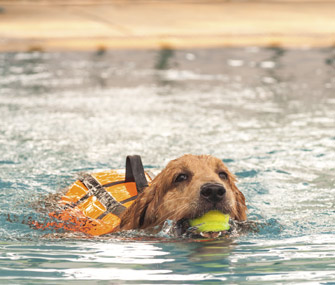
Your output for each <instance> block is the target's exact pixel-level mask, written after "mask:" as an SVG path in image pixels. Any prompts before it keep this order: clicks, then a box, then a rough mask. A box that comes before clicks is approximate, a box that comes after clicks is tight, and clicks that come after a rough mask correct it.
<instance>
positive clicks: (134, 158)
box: [126, 155, 148, 193]
mask: <svg viewBox="0 0 335 285" xmlns="http://www.w3.org/2000/svg"><path fill="white" fill-rule="evenodd" d="M126 182H135V183H136V188H137V192H138V193H141V192H143V190H144V188H145V187H148V181H147V179H146V178H145V174H144V168H143V164H142V160H141V157H140V156H139V155H128V156H127V159H126Z"/></svg>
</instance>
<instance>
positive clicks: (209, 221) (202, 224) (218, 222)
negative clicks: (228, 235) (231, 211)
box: [189, 210, 230, 232]
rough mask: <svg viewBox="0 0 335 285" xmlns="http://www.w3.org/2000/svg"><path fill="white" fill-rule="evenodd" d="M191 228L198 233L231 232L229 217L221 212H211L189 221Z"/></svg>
mask: <svg viewBox="0 0 335 285" xmlns="http://www.w3.org/2000/svg"><path fill="white" fill-rule="evenodd" d="M189 222H190V225H191V227H196V228H197V231H198V232H221V231H227V230H229V228H230V226H229V215H228V214H223V213H221V212H220V211H216V210H215V211H214V210H213V211H209V212H207V213H206V214H204V215H203V216H201V217H199V218H196V219H193V220H189Z"/></svg>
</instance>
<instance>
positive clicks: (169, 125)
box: [0, 47, 335, 284]
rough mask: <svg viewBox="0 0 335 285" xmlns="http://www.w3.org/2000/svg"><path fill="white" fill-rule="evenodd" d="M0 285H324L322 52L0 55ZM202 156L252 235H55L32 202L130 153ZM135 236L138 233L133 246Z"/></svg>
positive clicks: (328, 182)
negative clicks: (226, 172)
mask: <svg viewBox="0 0 335 285" xmlns="http://www.w3.org/2000/svg"><path fill="white" fill-rule="evenodd" d="M0 126H1V127H0V145H1V148H0V197H1V200H0V223H1V227H0V240H1V241H0V283H1V284H32V283H34V284H68V283H69V282H70V283H73V284H115V283H120V284H127V283H131V284H134V283H140V284H143V283H145V284H150V283H161V284H162V283H170V284H171V283H182V284H195V283H200V284H204V283H222V282H227V283H229V284H244V283H248V284H272V283H281V284H298V283H303V284H335V175H334V173H335V49H334V48H328V49H299V50H298V49H281V48H278V47H273V48H231V49H230V48H225V49H206V50H200V49H198V50H197V49H195V50H173V49H170V48H169V47H165V48H162V49H161V50H125V51H104V50H98V51H95V52H76V53H74V52H63V53H47V52H45V53H44V52H30V53H0ZM184 153H194V154H212V155H214V156H217V157H219V158H220V159H222V160H223V161H224V162H225V163H226V164H227V166H228V167H229V168H230V170H231V171H232V172H233V173H235V174H236V175H237V176H238V178H239V182H238V187H239V189H240V190H241V191H242V192H243V193H244V195H245V197H246V199H247V205H248V208H249V213H248V218H249V219H250V220H252V221H256V222H257V223H259V224H261V225H262V226H260V227H259V231H258V232H249V233H246V234H244V235H241V236H238V237H230V238H224V239H218V240H213V241H198V240H193V241H192V240H186V239H173V238H170V237H169V236H168V235H167V234H166V233H165V232H160V233H159V234H157V235H156V236H152V237H150V238H148V237H140V236H138V237H137V238H133V239H131V238H124V239H123V238H122V237H120V236H118V237H115V238H113V237H111V238H105V239H103V238H75V237H73V238H71V237H70V238H56V237H55V235H46V234H48V233H50V232H44V231H40V230H35V229H32V228H31V227H29V221H31V220H34V219H40V218H43V214H41V213H38V212H36V210H35V208H34V207H33V204H36V201H41V199H42V200H43V198H44V197H46V196H47V195H48V194H50V193H56V192H57V191H59V190H60V189H62V188H63V187H66V186H67V185H69V184H70V183H72V182H73V181H74V180H75V179H76V177H77V174H78V173H80V172H83V171H84V172H85V171H86V172H87V171H88V172H89V171H96V170H101V169H109V168H122V167H124V163H125V157H126V156H127V155H128V154H140V155H141V156H142V160H143V163H144V165H145V167H146V168H150V169H153V170H154V171H159V170H160V169H162V168H163V167H164V166H165V165H166V163H167V162H168V161H169V160H171V159H173V158H176V157H178V156H181V155H182V154H184ZM134 237H136V233H135V234H134Z"/></svg>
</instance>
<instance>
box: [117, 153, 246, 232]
mask: <svg viewBox="0 0 335 285" xmlns="http://www.w3.org/2000/svg"><path fill="white" fill-rule="evenodd" d="M235 183H236V177H235V176H234V175H233V174H232V173H231V172H230V171H229V170H228V168H227V167H226V166H225V164H224V163H223V162H222V161H221V160H220V159H218V158H216V157H213V156H211V155H191V154H186V155H184V156H182V157H180V158H177V159H175V160H172V161H170V162H169V163H168V165H167V166H166V168H165V169H164V170H163V171H162V172H160V173H159V174H158V175H157V176H156V177H155V179H154V180H153V181H152V183H151V185H150V186H149V187H148V188H146V189H145V190H144V191H143V193H141V194H140V195H139V196H138V198H137V199H136V200H135V202H134V203H133V204H132V205H131V206H130V207H129V208H128V209H127V210H126V211H125V212H124V213H123V214H122V216H121V222H120V225H119V228H118V230H120V231H125V230H131V229H149V228H152V227H157V226H162V225H163V224H164V222H165V221H166V220H172V221H175V222H180V221H184V220H188V219H194V218H197V217H200V216H202V215H203V214H205V213H207V212H208V211H211V210H218V211H221V212H222V213H224V214H229V215H230V218H231V219H232V220H235V221H237V222H243V221H245V220H246V219H247V214H246V213H247V206H246V202H245V197H244V195H243V194H242V192H241V191H240V190H239V189H238V188H237V187H236V185H235Z"/></svg>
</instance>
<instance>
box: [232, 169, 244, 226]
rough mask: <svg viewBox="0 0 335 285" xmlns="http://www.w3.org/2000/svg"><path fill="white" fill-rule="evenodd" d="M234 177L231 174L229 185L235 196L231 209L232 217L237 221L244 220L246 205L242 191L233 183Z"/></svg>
mask: <svg viewBox="0 0 335 285" xmlns="http://www.w3.org/2000/svg"><path fill="white" fill-rule="evenodd" d="M235 182H236V177H235V176H233V175H232V177H231V179H230V187H231V189H232V190H233V193H234V197H235V207H234V208H233V210H232V218H233V219H235V220H237V221H245V220H246V219H247V206H246V204H245V197H244V195H243V193H242V192H241V191H240V190H239V189H238V188H237V186H236V185H235Z"/></svg>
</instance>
